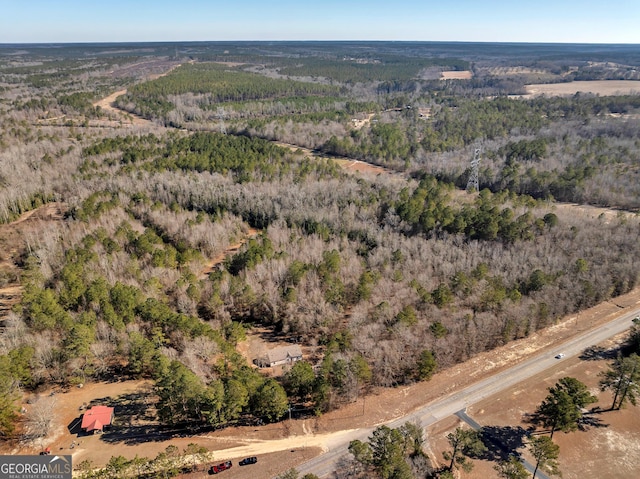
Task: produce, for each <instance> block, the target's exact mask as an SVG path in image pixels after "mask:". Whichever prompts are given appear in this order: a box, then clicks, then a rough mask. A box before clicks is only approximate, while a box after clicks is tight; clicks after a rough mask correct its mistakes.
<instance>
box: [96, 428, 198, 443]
mask: <svg viewBox="0 0 640 479" xmlns="http://www.w3.org/2000/svg"><path fill="white" fill-rule="evenodd" d="M184 435H186V431H184ZM182 436H183V434H181V433H180V431H176V430H173V429H167V428H164V427H162V426H158V425H141V426H112V427H111V428H110V429H109V430H105V432H103V433H102V435H101V437H100V439H101V440H102V441H104V442H107V443H109V444H116V443H123V444H126V445H128V446H132V445H135V444H141V443H145V442H161V441H166V440H169V439H173V438H175V437H182Z"/></svg>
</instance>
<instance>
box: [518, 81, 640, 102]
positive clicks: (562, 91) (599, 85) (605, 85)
mask: <svg viewBox="0 0 640 479" xmlns="http://www.w3.org/2000/svg"><path fill="white" fill-rule="evenodd" d="M525 88H526V90H527V94H526V95H523V97H526V98H529V97H534V96H540V95H547V96H568V95H575V94H576V93H578V92H582V93H593V94H596V95H601V96H611V95H628V94H638V93H640V81H637V80H596V81H574V82H570V83H545V84H535V85H525Z"/></svg>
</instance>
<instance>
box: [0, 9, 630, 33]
mask: <svg viewBox="0 0 640 479" xmlns="http://www.w3.org/2000/svg"><path fill="white" fill-rule="evenodd" d="M229 40H274V41H277V40H396V41H465V42H466V41H470V42H536V43H537V42H540V43H636V44H640V0H606V1H605V0H530V1H524V2H523V1H518V0H509V1H507V0H437V1H434V0H421V1H420V0H368V1H364V0H322V1H320V0H316V1H306V0H297V1H293V0H224V1H222V0H171V1H168V0H153V1H152V0H99V1H95V0H0V43H58V42H65V43H67V42H135V41H139V42H144V41H229Z"/></svg>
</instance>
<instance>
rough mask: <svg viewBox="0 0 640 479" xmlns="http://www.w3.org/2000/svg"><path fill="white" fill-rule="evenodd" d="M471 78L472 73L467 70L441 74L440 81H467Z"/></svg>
mask: <svg viewBox="0 0 640 479" xmlns="http://www.w3.org/2000/svg"><path fill="white" fill-rule="evenodd" d="M472 77H473V73H471V72H470V71H469V70H464V71H451V72H442V77H441V78H440V79H441V80H469V79H471V78H472Z"/></svg>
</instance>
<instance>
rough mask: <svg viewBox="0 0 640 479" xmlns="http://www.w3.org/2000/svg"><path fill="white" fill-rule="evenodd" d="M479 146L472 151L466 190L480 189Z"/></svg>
mask: <svg viewBox="0 0 640 479" xmlns="http://www.w3.org/2000/svg"><path fill="white" fill-rule="evenodd" d="M479 176H480V148H476V149H475V151H474V152H473V160H471V173H470V174H469V181H467V191H471V190H475V191H480V178H479Z"/></svg>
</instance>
